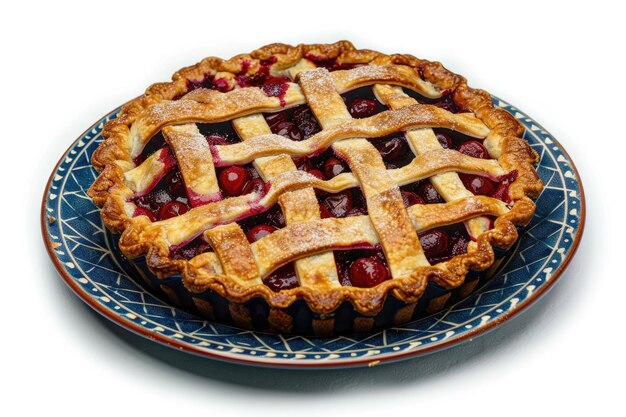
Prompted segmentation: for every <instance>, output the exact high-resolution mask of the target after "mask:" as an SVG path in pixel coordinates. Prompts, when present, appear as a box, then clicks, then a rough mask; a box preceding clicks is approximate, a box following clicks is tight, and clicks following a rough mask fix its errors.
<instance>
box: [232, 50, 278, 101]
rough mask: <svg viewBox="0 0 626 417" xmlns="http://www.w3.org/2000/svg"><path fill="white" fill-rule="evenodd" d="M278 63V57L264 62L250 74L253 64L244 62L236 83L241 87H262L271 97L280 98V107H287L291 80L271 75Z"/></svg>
mask: <svg viewBox="0 0 626 417" xmlns="http://www.w3.org/2000/svg"><path fill="white" fill-rule="evenodd" d="M274 63H276V57H271V58H270V59H267V60H263V61H261V62H260V67H259V69H258V70H257V71H256V72H255V73H253V74H248V71H249V70H250V66H251V62H250V61H247V60H244V61H243V62H242V64H241V71H239V73H237V74H236V75H235V82H236V83H237V85H238V86H239V87H261V90H263V92H264V93H265V94H266V95H268V96H270V97H278V98H279V99H280V105H281V106H283V107H284V106H285V105H286V104H287V103H286V102H285V94H286V93H287V90H288V89H289V84H288V83H289V82H291V80H290V79H289V78H285V77H275V76H273V75H271V74H270V68H271V66H272V64H274Z"/></svg>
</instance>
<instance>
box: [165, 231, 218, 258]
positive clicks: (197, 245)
mask: <svg viewBox="0 0 626 417" xmlns="http://www.w3.org/2000/svg"><path fill="white" fill-rule="evenodd" d="M210 248H211V246H210V245H209V244H208V243H207V242H206V241H205V240H204V239H203V238H202V236H198V237H196V238H195V239H193V240H192V241H191V242H188V243H186V244H184V245H181V246H178V247H173V248H170V258H171V259H185V260H189V259H191V258H193V257H194V256H197V255H200V254H201V253H203V252H207V251H208V250H210Z"/></svg>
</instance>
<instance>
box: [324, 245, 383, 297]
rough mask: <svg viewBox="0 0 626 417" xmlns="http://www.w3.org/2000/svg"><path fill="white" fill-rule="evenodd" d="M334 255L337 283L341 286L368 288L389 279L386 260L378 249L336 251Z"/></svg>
mask: <svg viewBox="0 0 626 417" xmlns="http://www.w3.org/2000/svg"><path fill="white" fill-rule="evenodd" d="M334 254H335V261H336V262H337V273H338V274H339V282H340V283H341V285H343V286H353V287H361V288H370V287H374V286H376V285H378V284H380V283H381V282H383V281H385V280H387V279H389V278H391V272H390V271H389V268H388V267H387V259H386V258H385V255H384V253H383V251H382V249H381V248H380V247H375V248H372V249H351V250H336V251H335V252H334Z"/></svg>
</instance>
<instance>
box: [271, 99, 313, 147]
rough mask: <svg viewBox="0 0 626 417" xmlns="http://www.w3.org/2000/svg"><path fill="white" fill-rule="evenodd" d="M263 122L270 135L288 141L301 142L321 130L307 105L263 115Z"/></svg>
mask: <svg viewBox="0 0 626 417" xmlns="http://www.w3.org/2000/svg"><path fill="white" fill-rule="evenodd" d="M264 116H265V121H266V122H267V124H268V125H269V127H270V130H271V131H272V133H275V134H277V135H281V136H284V137H286V138H288V139H291V140H295V141H301V140H303V139H308V138H310V137H311V136H313V135H314V134H316V133H318V132H319V131H321V130H322V128H321V127H320V125H319V123H318V121H317V119H316V118H315V116H314V115H313V112H312V111H311V109H310V108H309V106H307V105H302V106H298V107H295V108H292V109H287V110H283V111H281V112H278V113H268V114H265V115H264Z"/></svg>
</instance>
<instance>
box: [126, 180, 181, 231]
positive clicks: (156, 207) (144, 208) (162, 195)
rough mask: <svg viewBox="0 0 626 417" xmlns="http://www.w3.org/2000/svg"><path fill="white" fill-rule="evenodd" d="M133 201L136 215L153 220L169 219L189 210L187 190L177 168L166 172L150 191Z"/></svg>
mask: <svg viewBox="0 0 626 417" xmlns="http://www.w3.org/2000/svg"><path fill="white" fill-rule="evenodd" d="M131 201H132V202H133V203H135V205H136V206H137V209H136V210H135V213H134V216H140V215H145V216H148V217H149V218H150V220H152V221H157V220H165V219H169V218H171V217H174V216H177V215H180V214H183V213H185V212H187V210H189V200H188V198H187V191H186V190H185V184H184V182H183V177H182V174H181V173H180V171H179V170H178V169H177V168H175V169H174V170H173V171H172V172H170V173H168V174H166V175H165V176H164V177H163V178H162V179H161V180H160V181H159V182H158V183H157V185H156V186H155V187H154V188H153V189H152V190H151V191H150V192H149V193H147V194H144V195H142V196H140V197H135V198H132V199H131Z"/></svg>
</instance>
